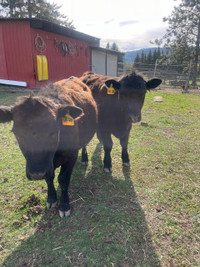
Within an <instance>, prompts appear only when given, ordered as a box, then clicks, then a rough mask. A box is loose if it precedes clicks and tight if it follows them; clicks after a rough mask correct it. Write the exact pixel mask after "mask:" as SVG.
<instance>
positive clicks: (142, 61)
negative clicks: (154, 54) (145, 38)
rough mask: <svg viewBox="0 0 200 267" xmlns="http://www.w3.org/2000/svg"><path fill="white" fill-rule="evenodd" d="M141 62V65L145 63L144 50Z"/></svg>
mask: <svg viewBox="0 0 200 267" xmlns="http://www.w3.org/2000/svg"><path fill="white" fill-rule="evenodd" d="M140 61H141V63H145V54H144V50H142V53H141V59H140Z"/></svg>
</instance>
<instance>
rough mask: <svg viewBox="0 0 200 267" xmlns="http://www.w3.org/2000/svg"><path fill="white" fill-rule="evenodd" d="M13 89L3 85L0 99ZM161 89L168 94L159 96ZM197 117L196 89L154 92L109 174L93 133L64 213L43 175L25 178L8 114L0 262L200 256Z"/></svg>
mask: <svg viewBox="0 0 200 267" xmlns="http://www.w3.org/2000/svg"><path fill="white" fill-rule="evenodd" d="M20 94H24V92H21V93H20ZM17 95H18V93H17V94H12V93H11V92H10V91H8V92H7V91H6V90H0V105H5V104H12V103H13V102H14V99H15V98H16V96H17ZM156 95H161V96H162V97H163V102H162V103H156V102H154V101H153V97H154V96H156ZM199 117H200V95H191V94H177V93H167V92H151V93H148V94H147V96H146V102H145V105H144V108H143V119H142V120H143V121H145V122H147V124H146V125H140V124H135V125H134V126H133V129H132V131H131V135H130V140H129V152H130V158H131V168H130V169H128V168H123V167H122V164H121V159H120V155H121V149H120V146H119V141H118V140H117V139H115V138H114V147H113V150H112V159H113V173H112V174H111V175H108V174H105V173H104V172H103V169H102V158H103V149H102V146H101V145H100V144H99V143H98V141H97V139H96V138H94V139H93V140H92V142H91V143H90V144H89V147H88V151H89V157H90V158H89V159H90V163H89V166H88V167H87V168H84V167H83V166H82V165H81V164H80V158H79V159H78V161H77V164H76V166H75V168H74V171H73V175H72V180H71V185H70V190H69V193H70V199H71V203H72V204H71V205H72V215H71V217H70V218H69V219H68V220H65V219H64V220H62V219H60V218H59V216H58V211H57V210H52V211H47V210H46V208H45V204H46V184H45V182H44V181H39V182H30V181H28V180H27V178H26V177H25V160H24V158H23V156H22V154H21V152H20V150H19V147H18V145H17V144H16V142H15V138H14V136H13V134H12V133H11V132H10V130H11V128H12V123H10V124H9V123H8V124H1V125H0V185H1V199H0V213H1V214H0V218H1V219H0V223H1V230H0V236H1V245H0V255H1V260H0V264H2V266H19V267H21V266H37V267H40V266H42V267H44V266H48V267H49V266H50V267H51V266H52V267H55V266H63V267H66V266H70V267H71V266H74V267H78V266H89V267H90V266H95V267H98V266H99V267H102V266H111V267H112V266H114V267H116V266H123V267H124V266H126V267H130V266H136V267H152V266H153V267H154V266H200V249H199V242H200V208H199V207H200V203H199V193H200V186H199V178H200V168H199V162H200V153H199V151H200V120H199ZM55 181H56V179H55ZM56 187H58V184H57V181H56ZM58 192H59V189H58ZM30 196H32V198H30ZM35 206H39V207H40V210H39V213H35V212H34V211H33V208H34V207H35Z"/></svg>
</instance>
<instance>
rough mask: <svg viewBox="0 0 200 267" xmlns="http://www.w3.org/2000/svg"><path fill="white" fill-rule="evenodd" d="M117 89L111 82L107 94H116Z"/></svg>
mask: <svg viewBox="0 0 200 267" xmlns="http://www.w3.org/2000/svg"><path fill="white" fill-rule="evenodd" d="M114 94H115V89H114V88H113V84H112V83H111V85H110V87H108V89H107V95H114Z"/></svg>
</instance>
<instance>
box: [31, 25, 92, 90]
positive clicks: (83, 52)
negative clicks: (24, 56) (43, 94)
mask: <svg viewBox="0 0 200 267" xmlns="http://www.w3.org/2000/svg"><path fill="white" fill-rule="evenodd" d="M37 35H39V36H40V37H42V39H43V40H44V42H45V49H44V51H39V49H38V50H37V48H36V45H35V38H36V36H37ZM55 40H56V42H57V43H58V47H57V49H56V47H55ZM61 41H64V42H66V43H67V44H68V47H69V53H68V54H67V55H66V56H63V55H62V51H61V47H60V42H61ZM31 43H32V54H33V62H34V70H35V73H36V87H40V86H41V85H44V84H46V83H48V82H54V81H58V80H61V79H65V78H68V77H70V76H81V75H82V74H83V72H85V71H89V70H90V64H91V63H90V47H89V45H88V43H87V42H84V41H81V40H77V39H73V38H70V37H66V36H62V35H58V34H55V33H50V32H46V31H43V30H39V29H34V28H31ZM38 43H39V42H38ZM75 47H76V49H75ZM70 48H71V49H70ZM36 55H45V56H46V57H47V62H48V74H49V79H48V81H45V82H44V81H38V80H37V65H36Z"/></svg>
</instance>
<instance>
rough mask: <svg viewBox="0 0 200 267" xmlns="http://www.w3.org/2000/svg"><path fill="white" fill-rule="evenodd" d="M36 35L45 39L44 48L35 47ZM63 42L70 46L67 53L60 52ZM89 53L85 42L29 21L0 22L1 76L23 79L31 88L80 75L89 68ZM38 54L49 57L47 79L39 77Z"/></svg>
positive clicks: (16, 79)
mask: <svg viewBox="0 0 200 267" xmlns="http://www.w3.org/2000/svg"><path fill="white" fill-rule="evenodd" d="M37 35H39V36H40V37H42V39H43V40H44V41H45V49H44V51H38V50H37V48H36V45H35V37H36V36H37ZM55 40H56V41H57V43H58V44H59V46H58V49H56V48H55V43H54V42H55ZM61 41H65V42H66V43H67V44H68V46H69V48H71V49H70V52H69V54H67V55H66V56H63V55H62V53H61V48H60V42H61ZM75 47H76V49H74V48H75ZM90 53H91V52H90V47H89V43H87V42H86V41H84V40H78V39H73V38H71V37H66V36H63V35H60V34H55V33H51V32H47V31H44V30H41V29H36V28H31V27H30V22H29V21H16V20H14V21H10V20H8V21H7V20H5V21H1V23H0V79H6V80H15V81H24V82H27V84H28V87H29V88H39V87H41V86H43V85H44V84H46V83H48V82H54V81H58V80H61V79H65V78H68V77H70V76H81V75H82V74H83V72H85V71H89V70H90V65H91V59H90V58H91V55H90ZM36 55H45V56H46V57H47V61H48V78H49V79H48V81H38V79H37V64H36Z"/></svg>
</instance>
